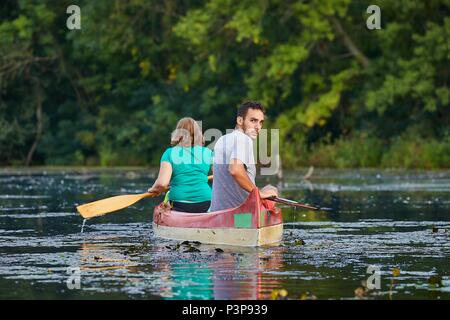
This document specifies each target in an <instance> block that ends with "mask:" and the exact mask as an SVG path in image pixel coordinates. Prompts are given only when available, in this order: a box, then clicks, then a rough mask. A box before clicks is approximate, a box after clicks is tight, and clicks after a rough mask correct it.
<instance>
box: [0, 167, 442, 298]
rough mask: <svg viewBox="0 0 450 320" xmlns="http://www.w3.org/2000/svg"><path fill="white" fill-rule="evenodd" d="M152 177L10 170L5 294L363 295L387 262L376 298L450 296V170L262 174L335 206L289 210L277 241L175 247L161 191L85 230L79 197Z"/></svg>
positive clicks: (3, 186)
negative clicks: (157, 234)
mask: <svg viewBox="0 0 450 320" xmlns="http://www.w3.org/2000/svg"><path fill="white" fill-rule="evenodd" d="M154 173H155V172H154V171H151V170H144V169H108V170H81V169H70V170H69V169H68V170H65V171H63V170H61V169H33V170H20V169H14V170H12V169H1V170H0V299H7V298H15V299H17V298H18V299H22V298H25V299H34V298H40V299H106V298H131V299H141V298H146V299H270V297H271V293H272V292H273V290H275V289H282V288H283V289H286V290H287V292H288V293H289V295H288V297H289V298H293V299H298V298H299V296H301V295H302V294H303V296H305V293H306V296H312V295H314V296H315V297H317V298H318V299H330V298H331V299H354V298H355V293H354V291H355V289H356V288H358V287H360V286H361V282H362V281H364V280H366V279H368V278H369V277H370V276H371V274H369V273H367V268H368V267H369V266H375V267H376V268H379V272H380V286H381V287H380V289H374V290H371V291H369V292H367V293H366V295H365V298H367V299H449V298H450V277H449V269H450V268H449V267H450V238H449V235H450V172H448V171H439V172H437V171H434V172H424V171H420V172H416V171H379V170H378V171H377V170H364V171H360V170H315V172H314V174H313V176H312V177H311V179H310V180H309V181H304V180H302V176H303V174H304V171H303V170H302V171H297V172H285V178H284V180H282V181H278V180H275V179H272V180H266V179H261V180H260V181H258V184H259V185H263V184H265V183H267V182H270V183H272V184H274V185H277V186H278V187H279V188H280V190H281V195H282V196H283V197H285V198H290V199H295V200H300V201H305V202H308V203H311V204H319V205H322V206H325V207H330V208H332V209H333V211H331V212H313V211H306V210H298V209H297V210H294V209H292V208H289V207H283V216H284V221H285V231H284V239H283V242H282V244H281V245H279V246H276V247H267V248H239V247H225V246H211V245H199V246H196V247H197V248H198V249H199V250H200V252H185V251H189V250H188V249H189V246H187V245H180V246H179V248H178V249H176V250H174V249H173V248H174V247H175V246H174V245H176V244H177V242H175V241H168V240H160V239H155V238H154V237H153V232H152V226H151V219H152V210H153V206H154V205H155V204H157V203H158V202H159V201H161V198H157V199H145V200H142V201H141V202H139V203H137V204H136V205H134V206H132V207H130V208H128V209H125V210H123V211H120V212H118V213H114V214H109V215H106V216H104V217H100V218H94V219H91V220H89V221H87V223H86V225H85V227H84V232H83V233H81V232H80V231H81V226H82V223H83V219H82V218H81V217H80V216H79V215H78V213H77V212H76V210H75V206H76V205H78V204H82V203H86V202H90V201H93V200H97V199H101V198H105V197H109V196H112V195H117V194H132V193H141V192H144V191H145V190H147V188H148V187H149V186H150V185H151V184H152V182H153V180H154ZM300 240H303V242H304V244H302V241H300ZM216 248H221V249H223V251H224V252H217V251H216ZM68 268H69V269H68ZM394 269H398V270H396V272H397V273H398V271H400V272H399V274H396V276H394V273H395V272H394V273H393V270H394ZM77 271H79V277H78V273H77ZM71 272H74V273H73V274H72V275H71ZM77 279H79V280H80V282H79V289H77V281H76V280H77ZM369 283H375V284H376V282H371V281H369Z"/></svg>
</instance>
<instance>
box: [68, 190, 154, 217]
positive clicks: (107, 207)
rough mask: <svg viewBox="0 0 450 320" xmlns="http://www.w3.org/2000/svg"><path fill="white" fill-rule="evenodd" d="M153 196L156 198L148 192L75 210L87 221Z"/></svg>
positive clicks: (116, 198) (86, 205)
mask: <svg viewBox="0 0 450 320" xmlns="http://www.w3.org/2000/svg"><path fill="white" fill-rule="evenodd" d="M154 196H156V194H155V193H148V192H146V193H141V194H126V195H122V196H115V197H111V198H106V199H102V200H98V201H94V202H89V203H86V204H82V205H79V206H78V207H77V210H78V212H79V213H80V214H81V216H82V217H83V218H85V219H89V218H93V217H98V216H102V215H104V214H107V213H109V212H113V211H117V210H120V209H123V208H126V207H129V206H131V205H132V204H134V203H136V202H138V201H139V200H141V199H144V198H148V197H154Z"/></svg>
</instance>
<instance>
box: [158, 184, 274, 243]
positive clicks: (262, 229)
mask: <svg viewBox="0 0 450 320" xmlns="http://www.w3.org/2000/svg"><path fill="white" fill-rule="evenodd" d="M153 231H154V235H155V237H159V238H164V239H172V240H187V241H199V242H201V243H208V244H222V245H232V246H252V247H256V246H264V245H273V244H277V243H279V242H280V241H281V239H282V236H283V219H282V215H281V209H280V208H277V207H275V203H274V202H272V201H269V200H263V199H261V198H260V196H259V191H258V189H256V188H255V189H254V190H253V191H252V192H251V193H250V194H249V196H248V198H247V200H246V201H245V202H244V203H243V204H242V205H240V206H239V207H237V208H231V209H225V210H220V211H215V212H205V213H187V212H179V211H175V210H171V209H170V207H169V206H167V205H166V204H164V203H161V204H160V205H158V206H156V207H155V209H154V212H153Z"/></svg>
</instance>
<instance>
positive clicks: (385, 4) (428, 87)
mask: <svg viewBox="0 0 450 320" xmlns="http://www.w3.org/2000/svg"><path fill="white" fill-rule="evenodd" d="M71 4H77V5H79V6H80V8H81V30H68V29H67V27H66V19H67V18H68V16H69V14H67V13H66V8H67V7H68V6H69V5H71ZM370 4H371V3H370V2H369V1H359V0H353V1H351V0H335V1H321V0H309V1H299V0H295V1H291V0H272V1H269V0H261V1H255V0H212V1H176V0H167V1H159V0H130V1H120V0H116V1H109V0H108V1H106V0H105V1H100V0H99V1H88V0H84V1H77V2H76V3H74V2H73V1H66V0H64V1H52V0H41V1H24V0H16V1H12V0H9V1H2V2H1V3H0V19H1V20H0V90H1V94H0V163H1V164H6V165H9V164H13V165H14V164H24V163H28V164H31V163H32V164H46V165H59V164H61V165H62V164H65V165H69V164H70V165H102V166H109V165H153V164H156V163H157V161H158V159H159V157H160V155H161V152H162V150H163V149H164V148H165V147H166V146H167V144H168V141H169V136H170V132H171V130H173V127H174V125H175V124H176V121H177V120H178V119H179V118H180V117H182V116H192V117H194V118H196V119H198V120H202V121H203V128H204V129H206V128H218V129H220V130H224V129H226V128H231V127H233V123H234V115H235V111H236V107H237V106H238V105H239V103H240V102H242V101H243V100H246V99H254V100H259V101H262V102H263V103H264V104H265V105H266V106H267V108H268V118H269V121H268V125H269V127H271V128H279V129H280V133H281V142H282V144H281V154H282V159H283V162H284V165H285V166H289V167H295V166H303V165H310V164H312V165H316V166H336V167H374V166H383V167H423V168H438V167H450V129H449V128H450V90H449V87H448V85H449V80H450V41H449V39H450V0H429V1H411V0H380V1H378V2H377V5H379V6H380V8H381V26H382V28H381V29H379V30H368V29H367V28H366V20H367V18H368V17H369V16H370V14H368V13H367V12H366V9H367V7H368V6H369V5H370Z"/></svg>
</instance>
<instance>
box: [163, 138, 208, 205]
mask: <svg viewBox="0 0 450 320" xmlns="http://www.w3.org/2000/svg"><path fill="white" fill-rule="evenodd" d="M163 161H166V162H169V163H170V164H171V165H172V178H171V179H170V193H169V200H172V201H179V202H203V201H211V187H210V186H209V184H208V173H209V170H210V169H211V165H212V162H213V152H212V151H211V150H210V149H208V148H206V147H202V146H194V147H178V146H175V147H171V148H168V149H167V150H166V151H165V152H164V153H163V155H162V156H161V162H163Z"/></svg>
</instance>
